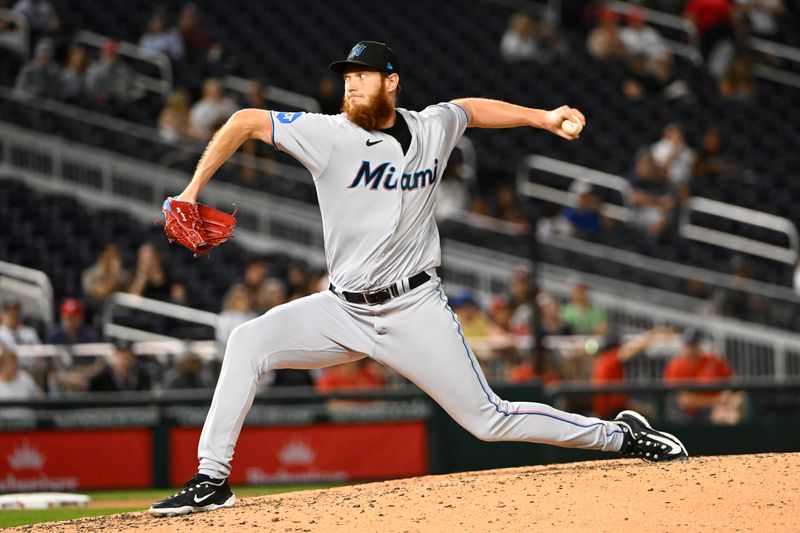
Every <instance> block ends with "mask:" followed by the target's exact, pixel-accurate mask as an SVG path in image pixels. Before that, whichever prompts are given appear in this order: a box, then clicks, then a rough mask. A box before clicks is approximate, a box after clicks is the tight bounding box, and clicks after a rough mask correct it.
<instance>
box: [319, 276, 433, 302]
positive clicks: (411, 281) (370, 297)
mask: <svg viewBox="0 0 800 533" xmlns="http://www.w3.org/2000/svg"><path fill="white" fill-rule="evenodd" d="M429 279H431V276H430V274H428V273H427V272H420V273H419V274H414V275H413V276H411V277H410V278H406V279H404V280H400V281H398V282H397V283H394V284H392V285H389V286H388V287H385V288H383V289H378V290H375V291H366V292H347V291H338V290H336V287H334V286H333V283H331V285H330V287H328V288H329V289H330V290H331V291H333V292H334V293H335V294H338V295H340V296H341V297H342V298H344V299H345V300H347V301H348V302H350V303H352V304H368V305H379V304H382V303H384V302H386V301H388V300H390V299H392V298H394V297H396V296H400V295H401V294H405V293H407V292H408V291H412V290H414V289H416V288H417V287H419V286H420V285H422V284H423V283H425V282H426V281H428V280H429Z"/></svg>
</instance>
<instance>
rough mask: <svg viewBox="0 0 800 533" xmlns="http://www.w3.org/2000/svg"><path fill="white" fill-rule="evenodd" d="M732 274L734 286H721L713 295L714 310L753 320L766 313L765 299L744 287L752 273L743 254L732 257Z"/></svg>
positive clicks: (730, 315)
mask: <svg viewBox="0 0 800 533" xmlns="http://www.w3.org/2000/svg"><path fill="white" fill-rule="evenodd" d="M730 275H731V277H732V278H733V280H734V281H733V286H732V287H725V288H720V289H718V290H717V291H716V292H715V293H714V295H713V296H712V300H713V309H714V312H715V313H717V314H719V315H722V316H729V317H732V318H738V319H739V320H753V317H756V316H763V315H765V314H766V313H767V312H768V309H767V305H766V303H765V302H764V300H762V299H761V297H759V296H758V295H757V294H755V293H753V292H751V291H748V290H747V289H746V288H744V287H743V285H744V284H745V283H746V282H747V281H748V280H749V279H750V275H749V272H748V268H747V263H746V262H745V260H744V257H742V256H741V255H735V256H733V257H732V258H731V261H730Z"/></svg>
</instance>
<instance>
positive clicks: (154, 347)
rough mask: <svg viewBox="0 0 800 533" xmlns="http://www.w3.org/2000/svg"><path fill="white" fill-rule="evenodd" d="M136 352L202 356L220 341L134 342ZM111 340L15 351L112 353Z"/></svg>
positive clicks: (66, 354)
mask: <svg viewBox="0 0 800 533" xmlns="http://www.w3.org/2000/svg"><path fill="white" fill-rule="evenodd" d="M131 348H132V349H133V353H134V354H136V355H181V354H185V353H192V354H196V355H198V356H200V357H202V358H212V357H216V356H217V355H218V353H219V349H220V346H219V343H217V342H216V341H184V340H157V341H137V342H133V343H132V344H131ZM114 349H115V348H114V344H113V343H111V342H87V343H81V344H21V345H19V346H17V347H16V348H15V349H14V352H15V353H16V354H17V355H18V356H19V357H21V358H27V357H30V358H40V357H92V356H105V355H110V354H112V353H113V352H114Z"/></svg>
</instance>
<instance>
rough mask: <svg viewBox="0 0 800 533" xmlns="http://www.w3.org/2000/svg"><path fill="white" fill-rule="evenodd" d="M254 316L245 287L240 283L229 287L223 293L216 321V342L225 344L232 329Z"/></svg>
mask: <svg viewBox="0 0 800 533" xmlns="http://www.w3.org/2000/svg"><path fill="white" fill-rule="evenodd" d="M256 316H257V315H256V313H255V311H253V306H252V302H251V300H250V294H249V292H248V290H247V287H246V286H245V285H244V284H242V283H237V284H235V285H233V286H231V288H230V289H228V292H226V293H225V300H224V302H223V304H222V312H221V313H220V314H219V320H218V321H217V332H216V336H217V340H218V341H219V342H221V343H222V344H225V343H227V342H228V337H229V336H230V334H231V332H232V331H233V330H234V328H236V327H237V326H240V325H241V324H244V323H245V322H247V321H248V320H251V319H253V318H255V317H256Z"/></svg>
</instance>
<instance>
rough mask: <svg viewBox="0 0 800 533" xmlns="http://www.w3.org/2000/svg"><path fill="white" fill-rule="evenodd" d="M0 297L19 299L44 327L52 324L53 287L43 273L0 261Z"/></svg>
mask: <svg viewBox="0 0 800 533" xmlns="http://www.w3.org/2000/svg"><path fill="white" fill-rule="evenodd" d="M0 295H2V296H4V297H5V296H9V295H12V296H14V297H16V298H19V299H20V301H21V302H22V304H23V306H24V307H25V309H26V310H28V311H30V310H34V311H35V314H36V315H37V316H38V317H39V318H40V319H41V320H42V321H43V322H44V323H45V324H46V325H50V324H52V323H53V309H54V307H53V285H52V284H51V283H50V278H48V277H47V274H45V273H44V272H42V271H40V270H35V269H33V268H27V267H24V266H20V265H15V264H13V263H7V262H5V261H0ZM27 314H31V313H27Z"/></svg>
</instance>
